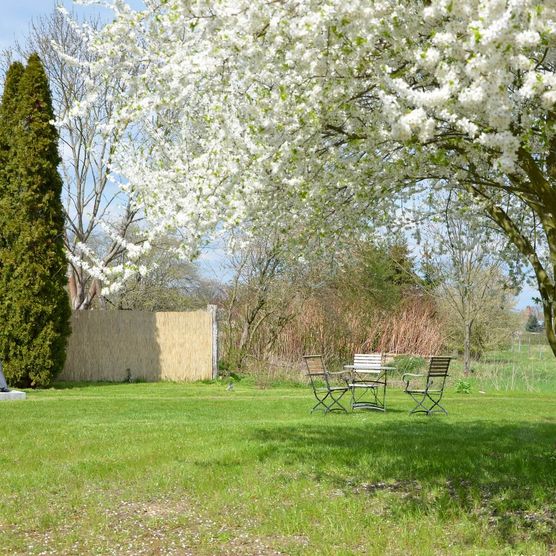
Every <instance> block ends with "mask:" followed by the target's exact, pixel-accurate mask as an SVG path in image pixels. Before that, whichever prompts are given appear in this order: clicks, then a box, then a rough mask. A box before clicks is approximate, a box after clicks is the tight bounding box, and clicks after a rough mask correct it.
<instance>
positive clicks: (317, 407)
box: [311, 392, 330, 413]
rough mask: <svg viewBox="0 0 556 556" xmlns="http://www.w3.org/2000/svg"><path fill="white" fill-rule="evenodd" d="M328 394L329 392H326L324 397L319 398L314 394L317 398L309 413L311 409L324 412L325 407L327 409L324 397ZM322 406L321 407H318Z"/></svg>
mask: <svg viewBox="0 0 556 556" xmlns="http://www.w3.org/2000/svg"><path fill="white" fill-rule="evenodd" d="M329 395H330V392H327V393H326V394H325V395H324V397H322V398H319V397H318V396H317V395H316V394H315V398H316V399H317V403H316V404H315V405H314V406H313V409H311V413H313V411H320V410H322V411H324V413H326V411H327V409H328V405H327V404H326V398H328V396H329ZM320 406H322V408H321V407H320Z"/></svg>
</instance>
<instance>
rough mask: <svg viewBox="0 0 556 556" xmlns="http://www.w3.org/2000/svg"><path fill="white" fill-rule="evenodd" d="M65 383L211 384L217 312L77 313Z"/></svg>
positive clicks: (214, 363) (213, 368)
mask: <svg viewBox="0 0 556 556" xmlns="http://www.w3.org/2000/svg"><path fill="white" fill-rule="evenodd" d="M71 324H72V334H71V337H70V340H69V344H68V352H67V359H66V364H65V366H64V370H63V371H62V373H61V375H60V376H59V379H60V380H69V381H110V382H121V381H125V380H142V381H157V380H173V381H192V380H207V379H211V378H215V376H216V361H217V355H216V353H215V350H216V345H217V344H216V341H215V335H216V333H217V331H216V320H215V311H214V310H213V309H212V308H211V307H209V309H208V310H206V311H204V310H203V311H191V312H176V313H170V312H169V313H150V312H144V311H75V312H74V313H73V315H72V323H71Z"/></svg>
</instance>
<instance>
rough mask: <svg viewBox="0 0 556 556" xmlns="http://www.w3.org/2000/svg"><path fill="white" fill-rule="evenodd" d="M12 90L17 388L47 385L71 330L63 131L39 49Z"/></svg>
mask: <svg viewBox="0 0 556 556" xmlns="http://www.w3.org/2000/svg"><path fill="white" fill-rule="evenodd" d="M17 71H20V70H16V69H14V70H13V73H14V75H15V74H16V72H17ZM14 81H15V79H14ZM5 89H6V90H5V95H4V96H5V98H4V99H3V106H2V114H5V117H4V118H3V120H2V131H0V134H1V135H2V137H3V138H6V139H5V143H6V144H7V149H6V150H5V153H6V158H5V164H4V171H3V182H2V192H1V195H0V196H1V197H2V208H3V209H4V213H3V214H2V215H1V216H0V218H1V222H0V225H1V227H2V229H3V230H5V232H4V233H5V235H6V241H5V244H4V246H3V248H2V250H1V252H0V265H1V268H2V272H1V275H0V323H1V324H0V348H1V350H2V353H1V354H0V355H1V356H2V358H3V360H4V362H5V374H6V378H7V379H8V382H10V383H11V384H12V385H22V386H26V385H29V386H44V385H47V384H48V383H49V382H50V381H51V380H52V378H54V376H55V375H56V374H57V373H58V372H59V371H61V369H62V367H63V365H64V361H65V352H66V341H67V337H68V335H69V332H70V327H69V317H70V307H69V301H68V296H67V293H66V290H65V284H66V275H65V272H66V267H67V261H66V257H65V254H64V242H63V234H64V218H63V211H62V203H61V198H60V196H61V191H62V180H61V177H60V175H59V173H58V169H57V167H58V164H59V163H60V157H59V154H58V133H57V131H56V129H55V127H54V126H53V125H52V124H51V121H52V120H53V118H54V114H53V109H52V102H51V95H50V90H49V87H48V79H47V76H46V73H45V71H44V68H43V66H42V63H41V60H40V58H39V57H38V56H37V55H36V54H34V55H32V56H31V57H30V58H29V60H28V63H27V66H26V68H25V71H24V72H23V73H22V75H21V77H20V79H19V85H18V87H17V91H16V90H15V89H16V88H15V87H11V86H10V89H8V83H6V88H5ZM10 91H11V92H10ZM10 114H11V115H10ZM4 126H5V127H4Z"/></svg>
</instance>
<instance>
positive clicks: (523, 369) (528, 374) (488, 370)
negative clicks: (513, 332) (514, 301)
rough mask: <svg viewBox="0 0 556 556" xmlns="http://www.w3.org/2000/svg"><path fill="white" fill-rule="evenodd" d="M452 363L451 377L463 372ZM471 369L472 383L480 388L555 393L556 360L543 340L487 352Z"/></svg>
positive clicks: (459, 364) (457, 363)
mask: <svg viewBox="0 0 556 556" xmlns="http://www.w3.org/2000/svg"><path fill="white" fill-rule="evenodd" d="M454 363H455V364H454V365H453V367H454V368H453V373H452V374H453V376H456V375H457V374H458V373H459V374H460V375H463V365H462V364H461V362H460V361H455V362H454ZM472 369H473V376H472V377H471V383H472V384H473V386H475V387H476V388H477V389H479V390H500V391H528V392H556V360H555V359H554V354H553V353H552V351H551V349H550V347H549V346H548V344H547V343H546V342H545V343H544V344H541V343H539V344H522V345H517V344H516V345H514V346H513V347H512V349H511V350H498V351H491V352H487V353H485V354H483V356H482V357H481V359H480V360H479V361H473V363H472Z"/></svg>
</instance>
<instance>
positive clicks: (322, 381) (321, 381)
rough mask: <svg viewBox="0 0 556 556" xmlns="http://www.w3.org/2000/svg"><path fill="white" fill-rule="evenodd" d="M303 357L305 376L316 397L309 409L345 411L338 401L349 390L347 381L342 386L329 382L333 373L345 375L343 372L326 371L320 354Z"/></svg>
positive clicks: (327, 411)
mask: <svg viewBox="0 0 556 556" xmlns="http://www.w3.org/2000/svg"><path fill="white" fill-rule="evenodd" d="M303 359H305V365H306V367H307V376H308V377H309V381H310V383H311V387H312V388H313V393H314V394H315V398H316V399H317V403H316V404H315V406H314V407H313V409H311V413H313V411H318V410H323V411H324V413H329V412H330V411H343V412H345V413H347V410H346V408H345V407H344V406H343V405H342V404H341V402H340V400H341V399H342V397H343V396H344V394H345V393H346V392H348V391H349V386H348V385H347V381H345V384H344V385H343V386H336V385H332V384H331V380H332V379H333V378H334V375H342V376H345V373H342V372H339V373H331V372H329V371H327V370H326V367H325V366H324V361H323V358H322V355H305V356H303Z"/></svg>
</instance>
